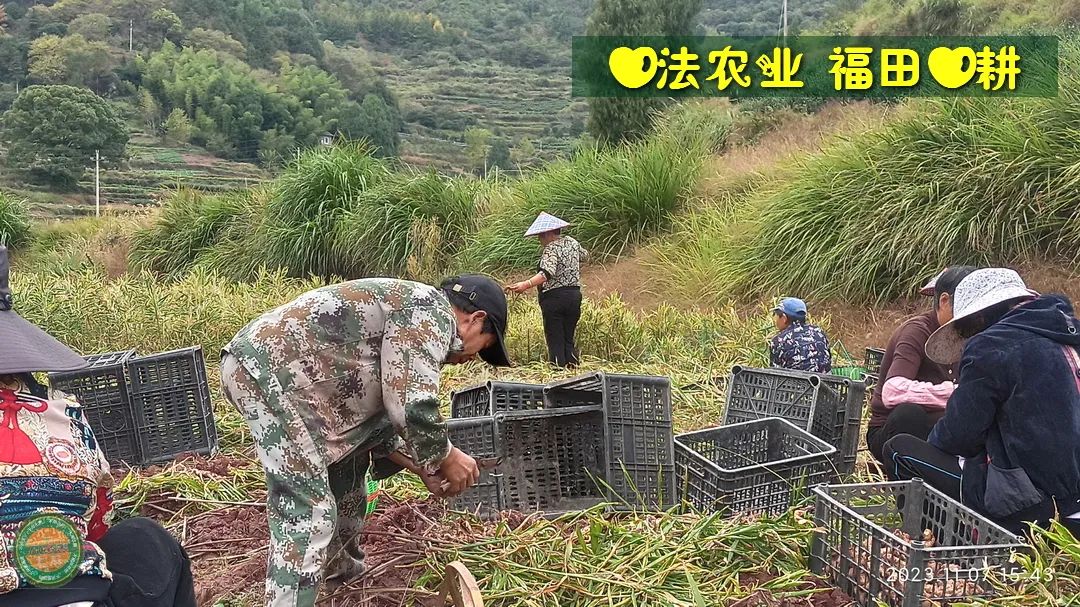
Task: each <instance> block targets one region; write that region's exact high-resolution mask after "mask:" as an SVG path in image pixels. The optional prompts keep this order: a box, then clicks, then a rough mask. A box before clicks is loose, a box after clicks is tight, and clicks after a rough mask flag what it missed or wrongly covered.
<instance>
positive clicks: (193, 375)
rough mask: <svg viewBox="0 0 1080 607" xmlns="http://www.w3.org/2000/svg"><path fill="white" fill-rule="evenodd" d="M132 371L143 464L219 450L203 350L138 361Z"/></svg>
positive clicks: (129, 365)
mask: <svg viewBox="0 0 1080 607" xmlns="http://www.w3.org/2000/svg"><path fill="white" fill-rule="evenodd" d="M127 370H128V378H129V381H130V382H131V387H130V392H131V401H132V406H133V408H134V411H135V420H136V430H137V432H138V438H139V446H140V448H141V450H142V456H143V463H146V464H152V463H156V462H161V461H167V460H170V459H172V458H173V457H175V456H176V455H179V454H181V453H200V454H209V453H212V452H213V451H214V449H216V448H217V429H216V428H215V427H214V411H213V409H212V408H211V406H210V390H209V387H208V386H207V381H206V364H205V362H204V360H203V353H202V348H200V347H194V348H185V349H183V350H174V351H172V352H165V353H162V354H155V355H153V356H143V357H138V358H133V359H131V360H130V361H128V363H127Z"/></svg>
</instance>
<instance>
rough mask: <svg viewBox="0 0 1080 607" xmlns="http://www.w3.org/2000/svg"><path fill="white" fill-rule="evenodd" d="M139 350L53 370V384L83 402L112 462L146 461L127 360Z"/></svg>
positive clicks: (134, 462)
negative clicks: (83, 365)
mask: <svg viewBox="0 0 1080 607" xmlns="http://www.w3.org/2000/svg"><path fill="white" fill-rule="evenodd" d="M133 356H135V350H125V351H123V352H107V353H104V354H93V355H91V356H86V357H84V358H85V359H86V362H87V363H89V365H90V366H89V367H88V368H86V369H80V370H79V371H73V372H69V373H50V374H49V387H50V388H53V389H56V390H60V391H62V392H66V393H67V394H70V395H72V396H74V397H75V398H76V400H78V401H79V405H81V408H82V412H83V415H84V417H85V419H86V423H88V424H89V425H90V429H91V430H93V432H94V438H95V439H96V440H97V442H98V444H99V446H100V447H101V450H102V452H103V453H105V458H106V459H107V460H109V462H110V463H112V464H127V465H132V466H134V465H138V464H141V463H142V452H141V450H140V448H139V438H138V432H137V431H136V429H135V414H134V412H133V410H132V404H131V396H130V394H129V393H128V381H127V372H126V369H125V367H124V364H125V363H126V362H127V361H128V360H130V359H131V358H132V357H133Z"/></svg>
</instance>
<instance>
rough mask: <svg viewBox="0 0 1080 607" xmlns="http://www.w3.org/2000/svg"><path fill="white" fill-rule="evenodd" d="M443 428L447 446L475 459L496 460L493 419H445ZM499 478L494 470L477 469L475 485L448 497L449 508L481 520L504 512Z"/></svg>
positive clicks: (495, 434)
mask: <svg viewBox="0 0 1080 607" xmlns="http://www.w3.org/2000/svg"><path fill="white" fill-rule="evenodd" d="M446 429H447V434H448V435H449V438H450V443H451V444H453V445H454V446H455V447H457V448H458V449H461V450H462V451H464V452H465V453H468V454H469V455H471V456H473V457H475V458H482V457H496V456H497V455H498V453H499V448H498V444H497V442H496V436H497V432H496V431H495V418H494V417H475V418H472V419H451V420H447V422H446ZM499 476H500V473H499V471H498V470H481V471H480V480H479V481H478V482H477V484H476V485H474V486H473V487H471V488H470V489H468V490H466V491H464V492H462V493H461V494H459V495H457V496H455V497H453V498H450V500H449V505H450V508H451V509H452V510H458V511H464V512H472V513H473V514H476V515H478V516H483V517H487V516H489V515H491V514H493V513H495V512H498V511H500V510H504V509H505V504H504V503H503V494H502V485H501V484H500V482H499Z"/></svg>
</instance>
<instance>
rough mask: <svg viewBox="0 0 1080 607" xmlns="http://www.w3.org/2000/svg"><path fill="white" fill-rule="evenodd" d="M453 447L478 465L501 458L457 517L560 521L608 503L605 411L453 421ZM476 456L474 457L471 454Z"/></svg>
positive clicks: (458, 503)
mask: <svg viewBox="0 0 1080 607" xmlns="http://www.w3.org/2000/svg"><path fill="white" fill-rule="evenodd" d="M447 425H448V428H449V431H450V441H451V442H452V443H454V444H455V445H458V446H459V447H461V449H462V450H464V451H466V452H467V453H469V454H470V455H473V456H474V457H501V458H502V462H501V464H500V465H499V467H498V468H497V469H495V470H491V471H485V472H483V473H481V479H480V482H481V485H480V486H478V487H474V488H473V489H470V490H469V491H467V492H465V493H463V494H462V495H461V496H459V497H458V498H457V499H456V500H455V501H454V502H453V503H452V506H453V507H454V509H456V510H461V511H467V512H473V513H477V514H479V515H480V516H482V517H486V516H490V515H491V514H493V513H494V512H495V511H498V510H517V511H521V512H542V513H544V514H545V515H559V514H563V513H566V512H575V511H580V510H584V509H587V508H591V507H593V506H596V505H597V504H600V503H603V502H604V501H605V496H604V493H603V491H602V490H601V487H600V482H602V481H603V480H604V473H605V469H606V459H605V454H604V440H603V434H604V432H603V429H604V426H603V413H602V412H601V411H600V408H599V407H597V406H583V407H567V408H562V409H554V410H524V411H507V412H503V413H497V414H496V415H495V416H494V417H486V418H473V419H459V420H450V421H449V422H447ZM470 449H472V451H470Z"/></svg>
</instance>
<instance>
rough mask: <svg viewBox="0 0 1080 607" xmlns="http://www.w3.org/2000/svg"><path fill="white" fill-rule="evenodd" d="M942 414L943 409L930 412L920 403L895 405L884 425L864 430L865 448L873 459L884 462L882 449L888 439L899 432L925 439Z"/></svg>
mask: <svg viewBox="0 0 1080 607" xmlns="http://www.w3.org/2000/svg"><path fill="white" fill-rule="evenodd" d="M944 414H945V412H944V411H940V412H935V413H930V412H929V411H927V410H926V409H924V408H922V406H920V405H911V404H902V405H897V406H896V407H894V408H893V410H892V413H889V417H888V419H886V420H885V424H884V425H881V426H871V427H870V428H869V429H867V430H866V448H867V449H869V450H870V453H871V455H873V456H874V459H876V460H877V461H879V462H881V463H882V464H884V463H885V458H884V456H883V455H882V449H883V448H884V447H885V443H887V442H889V439H891V438H892V437H894V436H898V435H900V434H910V435H911V436H914V437H915V438H921V439H922V440H926V439H927V438H928V437H929V436H930V431H931V430H933V429H934V424H936V423H937V421H938V420H939V419H941V416H942V415H944Z"/></svg>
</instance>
